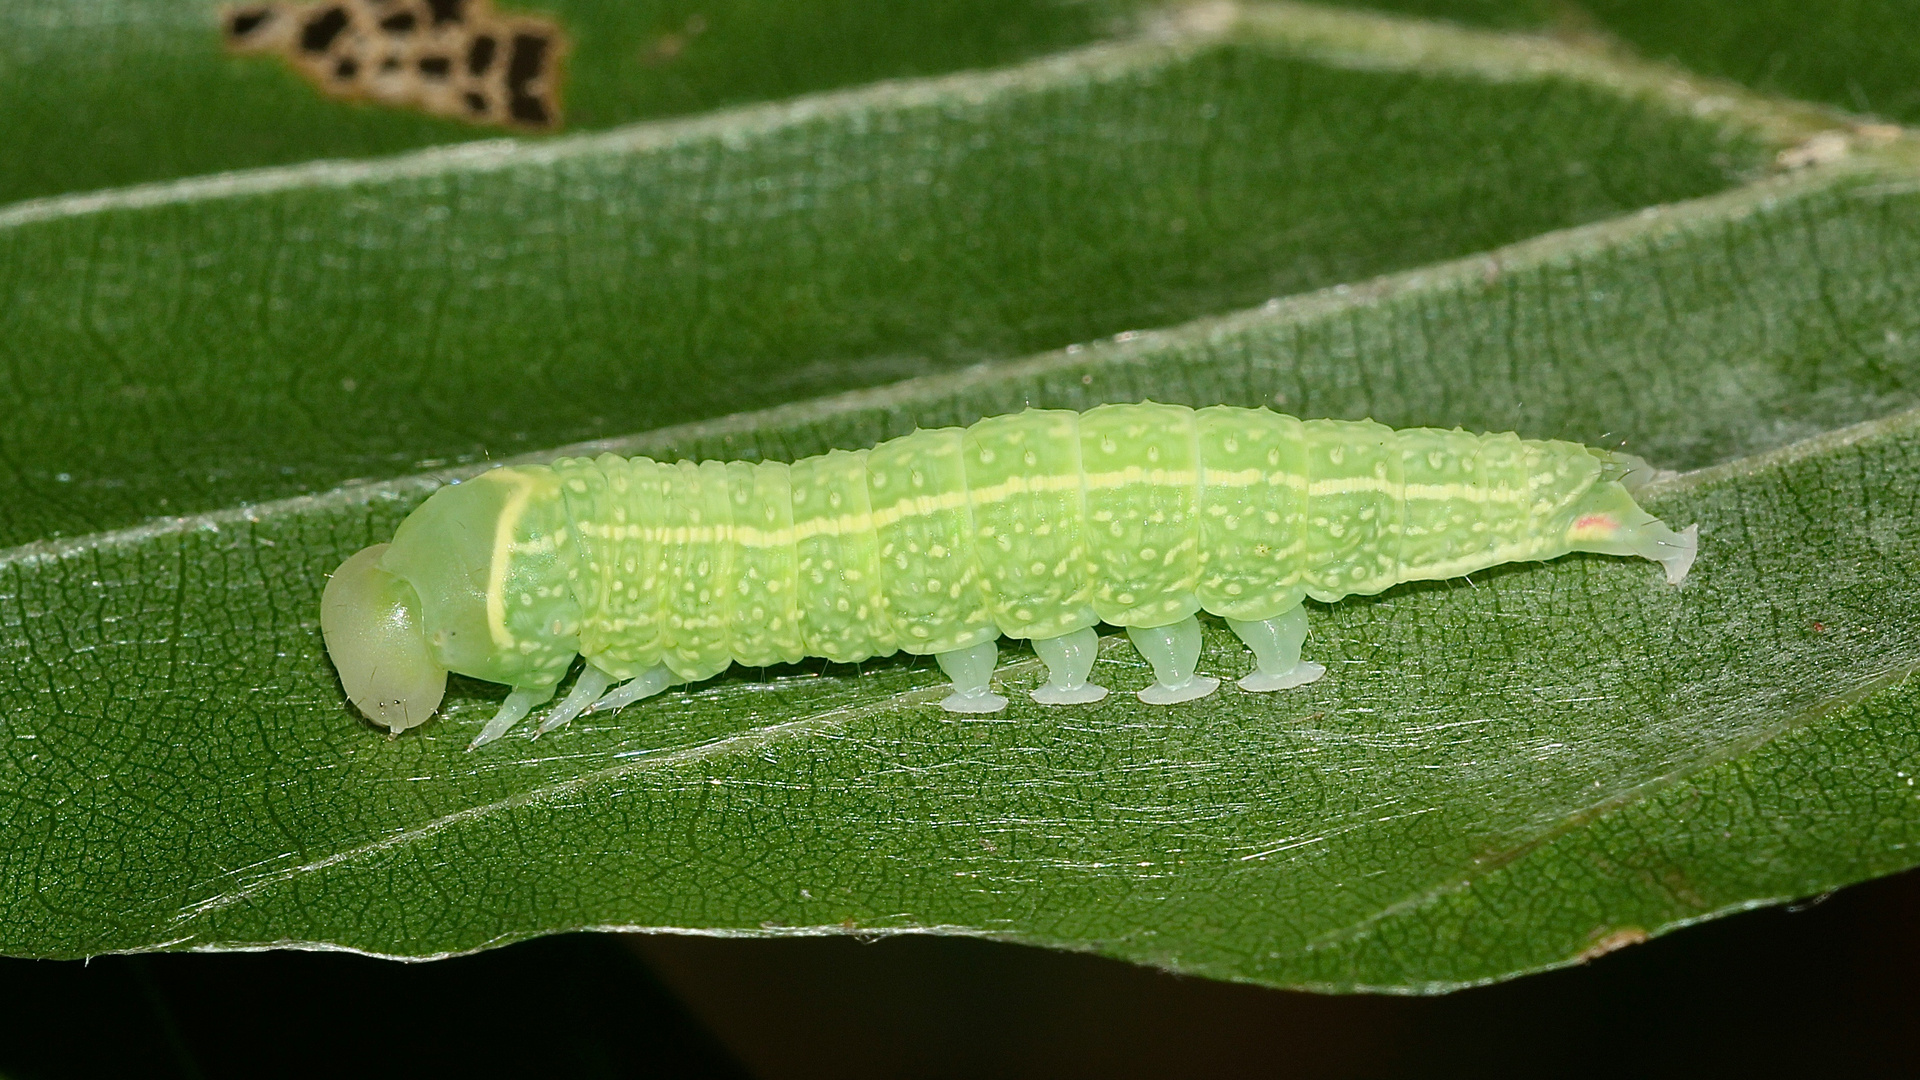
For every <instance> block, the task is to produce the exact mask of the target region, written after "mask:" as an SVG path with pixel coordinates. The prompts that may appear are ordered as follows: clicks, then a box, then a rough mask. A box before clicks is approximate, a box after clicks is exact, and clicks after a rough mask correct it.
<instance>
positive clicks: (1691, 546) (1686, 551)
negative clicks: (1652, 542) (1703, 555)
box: [1655, 524, 1700, 585]
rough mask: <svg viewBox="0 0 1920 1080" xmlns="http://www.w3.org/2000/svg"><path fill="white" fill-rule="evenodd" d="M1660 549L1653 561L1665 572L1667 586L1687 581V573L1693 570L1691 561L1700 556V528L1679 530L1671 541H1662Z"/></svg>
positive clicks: (1693, 527)
mask: <svg viewBox="0 0 1920 1080" xmlns="http://www.w3.org/2000/svg"><path fill="white" fill-rule="evenodd" d="M1661 547H1662V549H1663V550H1662V553H1661V554H1660V555H1659V556H1657V557H1656V559H1655V561H1656V562H1658V563H1659V564H1660V566H1661V569H1663V570H1665V571H1666V572H1667V584H1669V585H1678V584H1680V583H1681V582H1683V581H1685V580H1687V571H1689V570H1691V569H1693V560H1694V558H1695V557H1696V556H1698V555H1699V554H1700V526H1699V525H1697V524H1696V525H1689V526H1687V527H1686V528H1684V529H1681V530H1680V531H1679V532H1677V533H1674V534H1672V538H1671V539H1667V540H1663V541H1662V542H1661Z"/></svg>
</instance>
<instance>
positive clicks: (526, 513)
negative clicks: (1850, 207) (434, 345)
mask: <svg viewBox="0 0 1920 1080" xmlns="http://www.w3.org/2000/svg"><path fill="white" fill-rule="evenodd" d="M1654 475H1656V473H1655V470H1653V469H1652V467H1651V466H1649V465H1647V463H1646V462H1644V461H1641V460H1640V459H1639V458H1636V457H1633V456H1631V455H1627V454H1620V453H1614V452H1610V451H1605V450H1595V449H1590V448H1588V447H1585V446H1582V445H1580V444H1578V443H1569V442H1561V441H1556V440H1536V439H1522V438H1520V437H1519V436H1517V435H1513V434H1510V433H1501V434H1484V435H1482V434H1474V433H1470V432H1466V431H1461V430H1459V429H1454V430H1451V431H1445V430H1440V429H1436V428H1410V429H1403V430H1399V431H1395V430H1394V429H1392V428H1388V427H1386V426H1384V425H1381V424H1376V423H1373V422H1372V421H1364V420H1363V421H1344V420H1307V421H1301V420H1297V419H1295V418H1293V417H1291V416H1285V415H1282V414H1279V413H1274V412H1270V411H1268V410H1266V409H1243V408H1237V407H1233V406H1224V405H1222V406H1214V407H1211V408H1205V409H1199V410H1194V409H1189V408H1186V407H1185V406H1178V405H1161V404H1156V403H1154V402H1142V403H1139V404H1133V405H1103V406H1100V407H1099V408H1095V409H1092V410H1089V411H1087V412H1084V413H1076V412H1068V411H1058V410H1037V409H1029V410H1027V411H1025V412H1022V413H1016V414H1011V415H1006V416H996V417H989V418H987V419H985V420H981V421H980V422H978V423H976V424H974V425H972V426H971V427H968V428H941V429H937V430H923V431H916V432H914V433H913V434H911V435H907V436H904V437H902V438H898V439H893V440H890V441H888V442H884V443H881V444H880V445H878V446H876V447H873V448H871V449H867V450H857V451H846V450H834V451H831V452H829V453H826V454H822V455H818V456H815V457H809V458H804V459H802V460H800V461H796V462H793V463H791V464H787V463H782V462H759V463H749V462H743V461H732V462H720V461H704V462H697V463H696V462H691V461H682V462H678V463H664V462H655V461H652V460H650V459H647V458H622V457H618V456H615V455H612V454H606V455H602V456H601V457H599V458H596V459H591V460H589V459H586V458H562V459H560V460H558V461H555V462H554V463H553V464H551V465H531V466H513V467H508V468H501V469H495V470H493V471H490V472H487V473H483V474H481V475H480V476H478V477H476V478H474V479H473V480H471V481H468V482H466V483H463V484H458V485H452V486H449V487H446V488H442V489H441V490H440V491H438V492H436V493H435V494H434V495H433V496H432V497H431V498H429V499H428V500H427V501H426V502H425V503H423V504H422V505H421V506H420V507H419V508H417V509H416V510H415V511H414V512H413V513H412V514H411V515H410V516H408V518H407V519H406V520H405V521H404V522H402V523H401V525H400V528H399V529H398V530H397V531H396V533H395V534H394V538H393V541H392V542H391V543H390V544H379V545H375V546H373V547H370V548H367V549H365V550H363V551H361V552H359V553H358V554H356V555H354V556H353V557H352V558H350V559H348V560H347V561H346V563H345V564H344V565H342V566H341V567H340V569H339V570H338V571H336V572H335V573H334V575H333V577H332V579H331V580H330V581H329V582H328V584H327V587H326V591H325V594H324V596H323V598H322V601H321V627H322V630H323V632H324V633H325V636H326V642H327V650H328V653H329V654H330V655H331V656H332V658H333V662H334V666H335V668H336V669H337V670H338V671H339V673H340V679H341V683H342V685H343V686H344V687H345V689H346V691H347V695H348V697H349V698H351V699H352V701H353V703H354V704H355V705H356V706H357V707H358V708H359V709H360V711H361V712H362V713H363V714H364V715H366V716H367V717H368V718H369V719H371V720H372V721H373V722H374V723H376V724H378V725H380V726H383V727H386V728H388V729H389V730H390V731H391V732H393V733H395V734H397V733H399V732H401V731H404V730H406V729H407V728H411V727H415V726H417V725H419V724H422V723H425V722H426V720H427V719H428V717H429V716H431V715H432V713H433V712H434V710H435V709H437V708H438V707H439V704H440V699H441V696H442V694H443V693H444V691H445V687H446V677H447V674H448V673H449V672H457V673H460V674H463V675H469V676H473V677H475V678H479V679H485V680H489V681H492V682H501V683H506V684H508V685H510V686H512V687H513V690H512V692H511V693H510V694H509V695H508V696H507V699H506V702H505V703H504V704H503V705H502V706H501V708H500V711H499V712H498V713H497V714H496V715H495V716H494V717H493V719H492V720H491V721H489V722H488V723H487V725H486V726H485V728H484V729H483V730H482V731H481V732H480V733H479V735H477V736H476V737H475V738H474V739H473V741H472V743H471V745H470V747H469V749H471V748H472V747H477V746H480V745H483V744H485V743H488V742H491V741H493V740H495V739H497V738H499V737H500V736H502V735H504V734H505V733H506V732H507V731H508V730H509V729H510V728H512V727H513V726H514V725H515V724H516V723H518V722H519V721H520V720H521V719H523V718H524V717H526V716H527V715H528V713H530V712H531V711H532V710H533V709H534V708H536V707H538V706H540V705H542V704H544V703H545V702H547V701H548V700H550V699H551V698H552V697H553V696H554V694H555V692H556V690H557V688H558V686H559V684H560V682H561V680H562V679H563V678H564V677H565V675H566V673H567V672H568V671H569V670H570V669H571V668H572V666H573V664H574V661H575V659H576V658H580V657H584V659H585V661H586V662H585V665H584V667H583V668H582V670H581V673H580V675H579V677H578V678H577V679H576V680H575V682H574V685H573V688H572V690H571V691H570V692H569V693H568V695H567V696H566V698H565V699H564V700H563V701H561V702H560V703H559V704H558V705H556V706H554V707H553V708H552V709H551V710H549V711H548V713H547V714H546V715H545V716H544V717H543V718H542V719H541V721H540V724H539V726H538V728H537V731H536V733H542V732H547V731H551V730H553V729H554V728H556V727H559V726H560V725H562V724H565V723H567V722H568V721H569V720H572V719H573V718H574V717H576V716H579V715H580V714H582V713H584V712H587V711H591V710H612V709H618V708H621V707H623V706H626V705H629V704H632V703H633V702H636V701H639V700H641V699H643V698H646V697H650V696H652V695H654V694H657V693H659V692H661V691H662V690H665V689H666V688H667V687H669V686H671V685H674V684H676V683H683V682H693V681H697V680H700V679H705V678H708V677H710V676H713V675H716V674H719V673H720V672H721V671H723V670H725V669H726V668H727V667H728V666H729V665H731V664H735V663H738V664H742V665H746V666H766V665H770V664H776V663H792V662H795V661H798V660H801V659H803V658H805V657H823V658H825V659H828V660H833V661H838V662H854V661H860V660H864V659H866V658H868V657H871V656H884V655H888V654H891V653H894V652H902V651H904V652H908V653H913V654H919V655H928V654H930V655H932V656H933V657H934V658H935V659H936V661H937V662H938V663H939V666H940V669H941V670H942V671H943V672H945V673H946V675H947V677H948V678H950V679H951V680H952V682H953V687H952V692H951V693H950V694H949V695H948V696H947V698H946V699H945V700H944V701H943V702H942V703H941V704H942V705H943V707H945V708H946V709H947V710H949V711H951V712H956V713H991V712H997V711H999V710H1001V709H1003V708H1005V707H1006V704H1007V701H1006V699H1005V698H1004V697H1002V696H1001V695H999V694H997V693H995V692H994V690H993V686H992V676H993V670H994V665H995V662H996V658H997V654H998V649H997V645H996V642H997V641H998V639H999V638H1000V637H1002V636H1006V637H1014V638H1026V639H1028V640H1029V641H1031V642H1032V645H1033V649H1034V652H1035V653H1036V654H1037V655H1038V656H1039V657H1040V659H1041V660H1042V661H1043V662H1044V663H1045V665H1046V667H1047V674H1048V678H1047V682H1046V684H1045V685H1044V686H1042V687H1040V688H1039V689H1037V690H1034V691H1032V697H1033V699H1034V700H1035V701H1036V702H1039V703H1040V704H1043V705H1078V704H1090V703H1093V702H1097V701H1099V700H1101V699H1102V698H1104V697H1106V695H1107V690H1106V688H1105V687H1102V686H1099V685H1097V684H1095V683H1093V682H1091V681H1089V680H1090V677H1091V675H1092V671H1093V664H1094V659H1095V654H1096V652H1097V645H1098V637H1097V635H1096V632H1095V629H1094V628H1095V627H1096V626H1098V625H1099V624H1101V623H1107V624H1110V625H1113V626H1119V627H1123V628H1125V630H1126V632H1127V636H1128V637H1129V638H1130V639H1131V641H1132V642H1133V645H1134V647H1135V648H1136V649H1138V650H1139V652H1140V654H1141V655H1142V657H1144V658H1145V660H1146V661H1147V662H1148V664H1149V665H1150V666H1151V667H1152V669H1153V673H1154V681H1153V683H1152V684H1151V685H1149V686H1147V687H1145V688H1143V689H1140V690H1139V691H1138V696H1139V698H1140V700H1142V701H1144V702H1147V703H1148V704H1153V705H1174V704H1178V703H1180V702H1185V701H1191V700H1194V699H1196V698H1202V697H1205V696H1207V695H1208V694H1211V693H1213V692H1214V691H1215V689H1217V687H1218V685H1219V683H1218V680H1216V679H1212V678H1209V677H1207V676H1204V675H1201V674H1199V673H1198V672H1197V671H1196V670H1195V668H1196V665H1197V663H1198V660H1199V653H1200V625H1199V622H1198V620H1197V618H1196V616H1197V614H1198V613H1199V612H1201V611H1206V612H1209V613H1211V614H1213V615H1217V616H1220V617H1222V618H1224V619H1225V620H1226V621H1227V625H1228V626H1229V627H1230V628H1231V629H1232V630H1233V632H1234V633H1235V634H1236V635H1237V636H1238V637H1239V638H1240V640H1241V641H1242V642H1244V643H1245V644H1246V645H1247V647H1248V649H1249V650H1250V651H1251V653H1252V656H1253V670H1252V671H1251V672H1249V673H1248V674H1247V675H1246V676H1245V677H1243V678H1241V679H1240V680H1239V686H1240V688H1241V689H1243V690H1246V691H1250V692H1254V693H1267V692H1272V691H1278V690H1286V689H1290V688H1293V687H1298V686H1303V685H1306V684H1307V683H1311V682H1313V681H1314V680H1316V679H1319V678H1320V677H1321V676H1322V675H1324V674H1325V669H1324V668H1323V667H1322V666H1321V665H1319V664H1316V663H1314V662H1312V661H1311V660H1306V659H1303V658H1302V657H1301V650H1302V647H1303V645H1304V643H1305V640H1306V636H1307V620H1306V614H1305V612H1304V610H1303V608H1302V606H1301V604H1302V601H1303V600H1305V599H1308V598H1311V599H1314V600H1319V601H1327V602H1331V601H1337V600H1340V599H1342V598H1343V597H1347V596H1354V595H1366V594H1371V593H1377V592H1380V591H1381V590H1383V589H1386V588H1389V587H1391V586H1393V585H1396V584H1399V583H1400V582H1404V581H1417V580H1433V579H1443V578H1453V577H1461V576H1464V575H1466V574H1469V573H1472V572H1473V571H1475V570H1480V569H1484V568H1486V567H1490V566H1496V565H1499V564H1502V563H1508V562H1518V561H1529V560H1545V559H1552V558H1557V557H1559V556H1561V555H1565V554H1567V553H1569V552H1575V551H1588V552H1599V553H1602V554H1609V555H1626V556H1638V557H1641V558H1646V559H1651V560H1653V561H1655V562H1658V563H1660V564H1661V565H1662V566H1663V567H1664V569H1665V571H1666V577H1667V580H1668V581H1669V582H1671V583H1673V584H1676V585H1677V584H1679V583H1680V582H1681V580H1682V579H1684V578H1685V577H1686V574H1687V570H1688V568H1689V567H1690V566H1692V564H1693V558H1694V553H1695V549H1696V547H1697V543H1698V530H1697V527H1693V526H1689V527H1688V528H1687V529H1685V530H1683V531H1680V532H1675V531H1674V530H1672V529H1669V528H1668V527H1667V526H1666V525H1664V524H1662V523H1661V522H1660V521H1659V520H1657V519H1655V518H1654V517H1653V516H1652V515H1651V514H1648V513H1647V512H1646V511H1644V510H1642V509H1641V508H1640V507H1639V505H1638V504H1636V503H1635V501H1634V495H1633V492H1634V491H1637V490H1640V488H1641V487H1642V486H1643V485H1644V484H1645V483H1646V482H1647V481H1648V480H1650V479H1652V478H1653V476H1654Z"/></svg>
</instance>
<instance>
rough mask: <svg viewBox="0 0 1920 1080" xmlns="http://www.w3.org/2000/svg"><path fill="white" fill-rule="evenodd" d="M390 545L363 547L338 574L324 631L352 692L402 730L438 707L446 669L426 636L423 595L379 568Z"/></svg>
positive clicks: (324, 597)
mask: <svg viewBox="0 0 1920 1080" xmlns="http://www.w3.org/2000/svg"><path fill="white" fill-rule="evenodd" d="M388 546H389V545H387V544H375V545H374V546H372V547H370V548H365V549H363V550H361V551H360V552H358V553H357V554H355V555H354V556H353V557H352V558H350V559H348V560H347V561H346V562H345V563H342V564H341V566H340V569H338V570H336V571H334V573H333V577H332V578H331V579H330V580H329V581H328V582H327V588H326V591H325V592H324V593H322V594H321V597H320V631H321V633H322V634H323V635H325V637H326V641H327V654H328V655H329V656H331V657H332V658H333V666H334V668H335V670H337V671H338V672H339V673H340V684H341V685H342V686H344V687H345V688H346V691H347V697H348V698H350V699H352V701H353V704H354V705H355V706H356V707H357V708H359V710H360V712H361V713H362V714H363V715H365V716H366V718H367V719H369V720H371V721H373V722H374V723H376V724H378V725H380V726H381V727H384V728H386V729H387V730H389V731H391V732H393V733H394V734H396V735H397V734H399V733H400V732H402V731H405V730H406V729H408V728H410V727H415V726H418V725H420V724H424V723H426V722H427V717H429V716H432V715H433V711H434V710H435V709H437V708H439V707H440V698H441V696H442V695H443V694H445V693H446V690H447V669H446V668H444V667H441V666H440V662H439V660H438V659H437V658H436V657H435V656H434V653H433V649H432V647H431V645H430V644H429V643H428V641H427V633H426V627H425V624H424V622H423V620H422V616H421V609H420V597H419V595H418V594H417V593H415V592H414V589H413V586H411V585H409V584H407V583H406V582H405V581H403V580H401V579H400V578H398V577H396V576H394V575H393V574H391V573H388V572H387V571H386V570H384V569H382V568H381V566H380V557H381V556H382V555H385V554H386V552H387V548H388Z"/></svg>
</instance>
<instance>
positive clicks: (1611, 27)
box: [1334, 0, 1920, 123]
mask: <svg viewBox="0 0 1920 1080" xmlns="http://www.w3.org/2000/svg"><path fill="white" fill-rule="evenodd" d="M1334 2H1335V3H1338V4H1342V5H1350V6H1354V7H1369V8H1384V9H1387V10H1391V11H1396V12H1401V13H1404V14H1408V15H1420V16H1424V17H1427V18H1442V19H1458V20H1460V21H1461V22H1466V23H1473V24H1477V25H1482V26H1495V27H1502V28H1512V29H1522V28H1525V29H1536V28H1551V29H1554V30H1556V31H1558V32H1560V33H1562V34H1565V35H1568V36H1575V37H1585V38H1601V39H1611V41H1612V42H1617V43H1619V44H1623V45H1626V46H1628V47H1630V48H1632V49H1634V50H1636V51H1637V52H1639V53H1640V54H1641V55H1643V56H1647V57H1651V58H1654V59H1663V60H1665V59H1671V60H1673V61H1676V62H1678V63H1681V64H1685V65H1686V66H1688V67H1690V68H1692V69H1694V70H1696V71H1699V72H1700V73H1702V74H1705V75H1713V76H1717V77H1719V78H1723V79H1732V80H1734V81H1736V82H1740V83H1744V84H1745V85H1747V86H1751V87H1754V88H1757V89H1760V90H1764V91H1767V92H1769V93H1776V94H1786V95H1791V96H1793V97H1800V98H1806V99H1807V100H1810V101H1823V102H1826V103H1827V104H1829V105H1834V106H1838V107H1840V108H1843V109H1850V110H1852V111H1854V112H1861V113H1870V114H1875V115H1878V116H1882V117H1885V118H1887V119H1889V120H1898V121H1902V122H1904V123H1912V122H1913V121H1914V120H1916V119H1920V85H1917V84H1916V83H1915V81H1914V78H1913V71H1914V68H1915V67H1916V65H1920V36H1916V35H1915V34H1914V21H1913V18H1914V13H1913V8H1912V6H1911V5H1909V4H1906V3H1903V2H1902V0H1829V2H1827V3H1823V4H1806V3H1797V2H1795V0H1736V2H1731V3H1730V2H1728V0H1582V2H1581V3H1579V4H1577V5H1576V4H1563V3H1554V2H1551V0H1334Z"/></svg>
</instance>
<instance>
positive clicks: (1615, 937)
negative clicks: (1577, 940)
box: [1574, 926, 1653, 964]
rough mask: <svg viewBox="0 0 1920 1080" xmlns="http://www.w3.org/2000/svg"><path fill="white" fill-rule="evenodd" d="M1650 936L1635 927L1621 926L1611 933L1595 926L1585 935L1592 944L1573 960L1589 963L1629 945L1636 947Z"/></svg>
mask: <svg viewBox="0 0 1920 1080" xmlns="http://www.w3.org/2000/svg"><path fill="white" fill-rule="evenodd" d="M1652 936H1653V935H1651V934H1649V933H1647V932H1646V931H1645V930H1642V929H1641V928H1639V927H1637V926H1623V927H1621V928H1620V929H1618V930H1612V931H1609V930H1608V929H1607V928H1606V927H1604V926H1596V927H1594V928H1593V932H1592V933H1589V934H1588V935H1587V937H1588V938H1590V939H1592V941H1593V944H1591V945H1589V946H1587V947H1586V948H1585V949H1582V950H1580V955H1578V956H1576V957H1574V959H1575V960H1578V961H1579V962H1580V963H1583V964H1586V963H1591V962H1592V961H1594V960H1597V959H1599V958H1600V957H1602V956H1605V955H1607V954H1608V953H1610V952H1617V951H1619V950H1621V949H1624V948H1626V947H1627V946H1629V945H1638V944H1640V943H1641V942H1643V941H1646V940H1648V939H1649V938H1651V937H1652Z"/></svg>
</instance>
